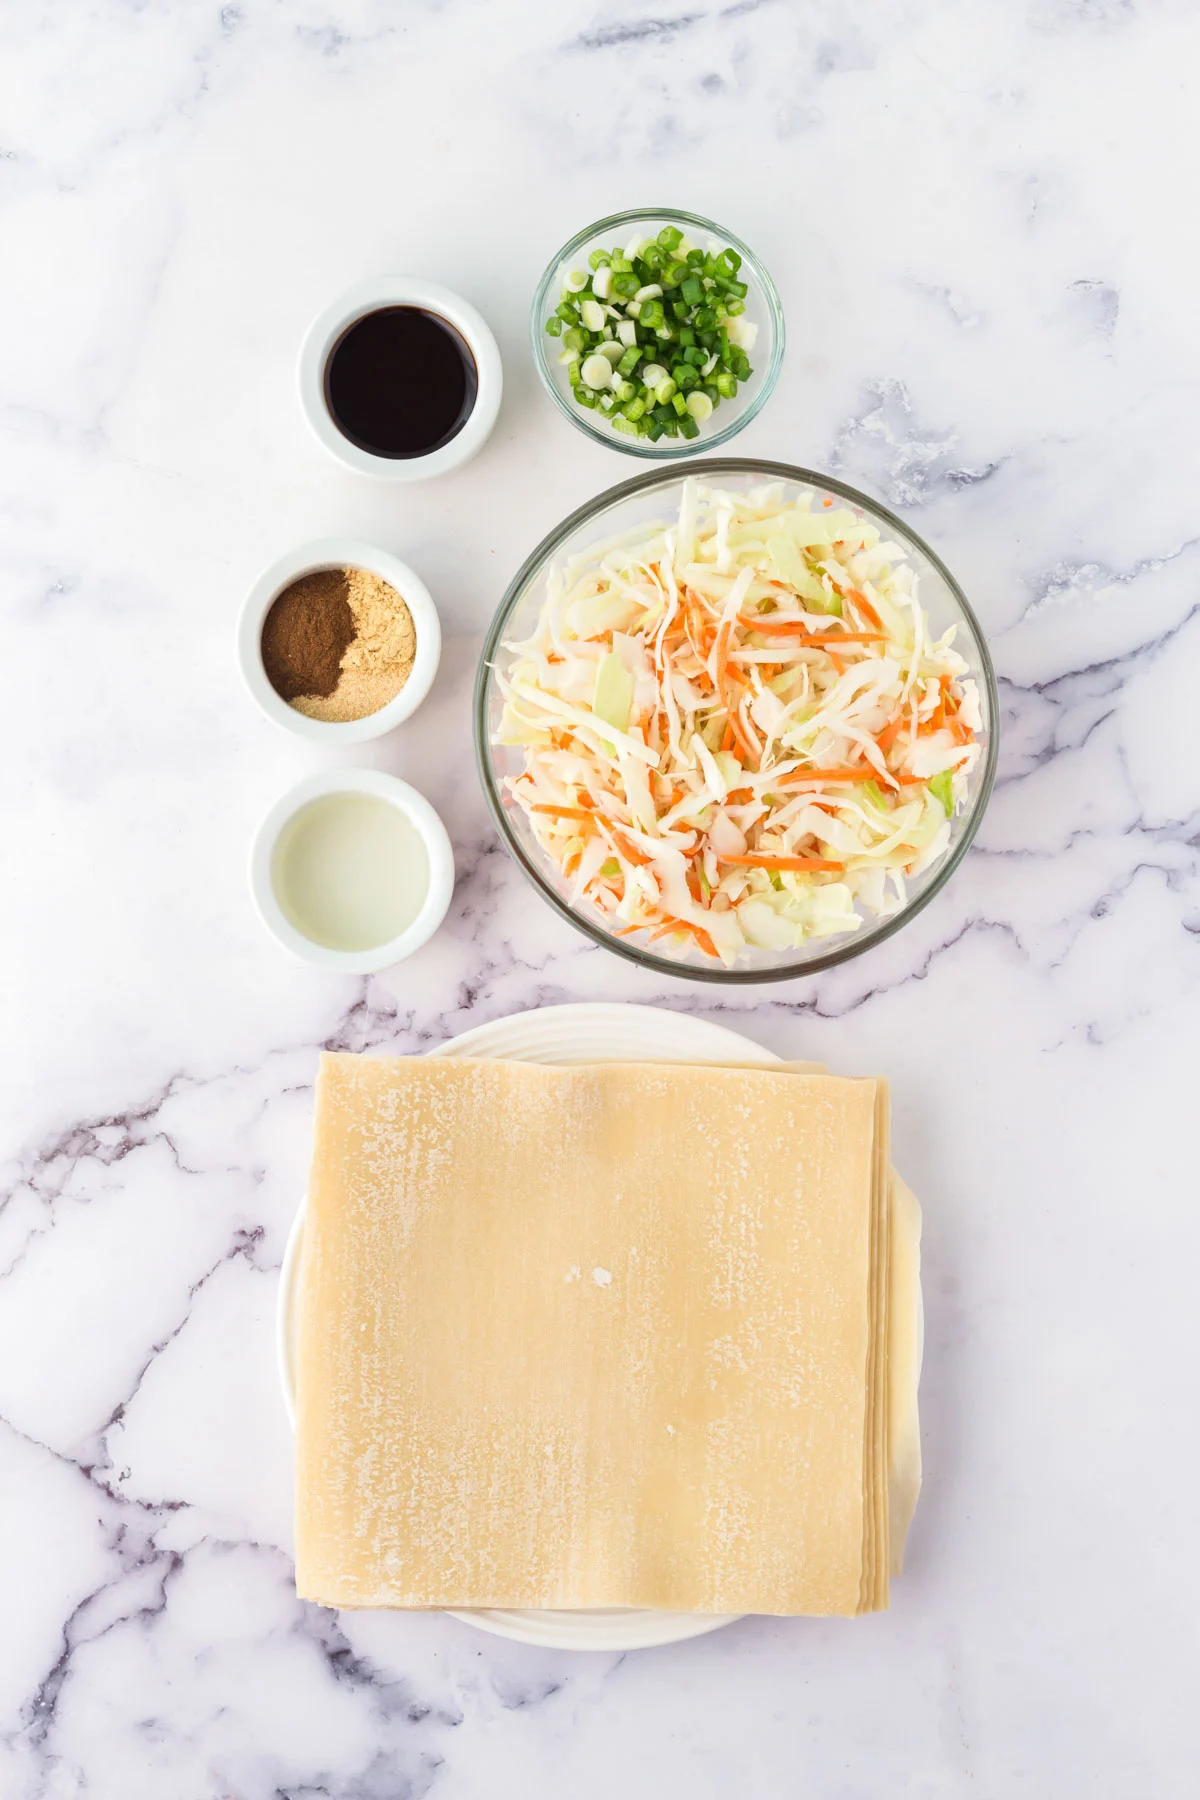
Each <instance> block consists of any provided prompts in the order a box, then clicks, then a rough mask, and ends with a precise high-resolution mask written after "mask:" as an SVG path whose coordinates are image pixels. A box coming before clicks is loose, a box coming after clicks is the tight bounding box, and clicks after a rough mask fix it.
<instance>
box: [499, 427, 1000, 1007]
mask: <svg viewBox="0 0 1200 1800" xmlns="http://www.w3.org/2000/svg"><path fill="white" fill-rule="evenodd" d="M687 479H695V480H700V481H713V482H717V483H719V484H720V485H721V486H724V487H732V488H735V489H737V488H749V487H752V486H755V485H756V484H758V483H760V482H763V481H776V482H782V483H783V486H784V493H785V495H786V496H787V498H788V499H796V498H798V497H799V496H800V495H801V494H802V493H804V492H806V491H807V492H811V493H812V494H813V495H814V504H816V505H818V506H819V505H820V502H821V500H822V499H823V498H824V497H825V496H827V495H828V496H830V497H831V498H833V499H836V500H840V501H842V502H843V503H844V504H846V505H849V506H851V507H852V508H853V509H854V511H855V512H856V513H857V514H859V515H860V517H865V518H867V519H869V520H870V521H871V522H872V523H873V524H874V525H876V526H878V527H879V529H880V532H881V534H883V535H885V536H887V537H889V538H893V539H896V540H898V541H899V542H900V543H902V544H903V545H904V546H905V548H906V550H907V552H908V558H909V561H910V562H911V564H912V566H913V568H914V569H915V570H916V571H917V573H918V574H919V576H920V590H919V591H920V598H921V603H922V605H923V607H924V609H925V612H926V613H927V615H928V617H929V621H930V625H931V628H932V633H933V636H935V637H937V636H938V635H939V634H940V633H941V632H943V631H945V630H946V628H947V627H948V626H950V625H957V627H958V632H957V635H956V638H955V649H956V650H957V651H958V652H959V654H960V655H961V656H962V657H963V658H964V660H965V661H966V662H967V663H968V664H969V667H970V673H971V674H972V675H973V676H974V678H975V680H976V682H977V684H978V687H979V701H980V707H981V709H982V712H983V731H982V733H981V740H982V743H983V755H982V757H981V758H980V759H979V762H978V763H977V764H976V766H975V769H974V770H973V772H972V775H971V779H970V790H969V796H968V802H967V805H966V807H965V808H964V809H963V810H962V811H961V812H959V813H958V814H957V815H956V816H955V818H954V820H953V821H952V823H951V835H950V845H949V848H948V849H947V851H946V853H945V855H944V856H943V857H942V858H941V860H940V861H939V862H937V863H935V864H933V866H932V867H930V868H929V869H927V870H925V872H924V873H923V874H921V875H919V876H917V877H916V878H915V879H914V880H913V881H912V882H911V883H910V884H909V889H908V899H907V901H906V903H905V905H904V907H903V908H902V909H901V910H900V911H899V912H896V913H892V914H891V915H890V916H888V917H887V918H882V919H879V918H875V917H874V916H873V915H870V914H867V915H864V916H863V923H862V925H861V927H860V928H859V930H858V931H856V932H853V933H847V934H845V935H840V936H838V937H835V938H818V939H815V940H814V941H813V942H812V943H810V944H807V945H804V946H802V947H801V948H799V949H789V950H760V949H757V948H754V947H751V946H747V947H746V948H745V949H744V950H740V951H739V952H738V960H737V962H736V963H735V964H734V965H733V967H731V968H726V967H724V966H723V965H718V964H715V963H713V962H712V961H711V959H710V958H708V957H706V956H704V954H703V952H701V951H699V950H697V949H695V948H693V949H690V950H688V951H686V952H684V953H683V954H681V955H680V956H665V955H663V954H661V953H660V952H658V951H656V950H653V949H651V948H648V947H644V946H642V945H640V944H637V943H635V942H633V941H632V939H630V938H627V937H615V936H614V935H613V933H612V931H611V930H610V928H609V925H608V922H607V920H606V917H605V915H604V914H603V913H602V912H600V910H599V909H598V908H597V907H595V906H593V905H592V904H591V903H590V902H588V901H581V902H579V903H576V902H574V901H573V900H572V898H571V896H570V892H569V884H568V883H567V882H566V881H564V880H563V878H562V877H561V876H560V875H559V873H558V871H557V869H556V868H555V866H554V864H553V863H552V862H551V861H550V859H549V858H548V857H547V856H546V854H545V853H544V851H543V850H542V849H541V847H540V846H539V844H538V843H537V840H536V839H535V838H534V836H533V833H532V831H531V830H530V827H529V822H528V820H527V819H526V817H525V815H524V813H523V812H522V811H521V809H520V807H519V806H518V805H517V804H516V802H515V801H513V800H512V799H511V797H510V796H509V795H508V793H507V792H506V790H505V788H504V780H505V777H506V776H509V775H516V774H518V773H519V772H520V770H521V768H522V766H523V757H522V753H521V751H520V750H519V749H512V748H508V747H505V746H502V745H497V744H495V743H494V742H493V738H494V736H495V734H496V730H497V727H498V725H499V722H500V716H501V713H502V711H503V696H502V694H501V692H500V686H499V683H498V681H497V680H496V671H497V669H498V668H499V669H504V668H505V667H506V665H507V663H508V662H509V660H510V659H509V657H508V655H507V653H506V651H505V649H504V645H505V643H506V642H508V641H517V642H519V641H521V640H522V639H526V638H529V637H531V636H532V635H533V631H534V628H535V624H536V621H537V617H538V614H539V612H540V611H541V607H542V602H543V599H544V597H545V588H546V575H547V573H548V571H549V569H550V567H551V566H552V565H553V564H554V563H556V562H559V561H562V560H565V559H566V558H568V557H571V556H576V555H579V554H580V553H581V552H582V551H583V550H585V549H586V548H587V547H588V546H589V545H592V544H596V543H600V542H605V541H607V540H609V539H611V538H613V537H616V536H617V535H618V534H620V533H623V532H626V531H629V530H631V529H632V528H634V527H637V526H640V525H643V524H644V525H646V526H650V525H652V524H653V523H654V522H656V521H658V522H662V523H666V522H668V521H669V520H670V519H671V518H672V517H673V516H674V514H675V513H676V511H677V509H678V505H679V495H680V489H681V487H682V485H683V482H684V481H685V480H687ZM998 715H999V703H998V698H997V693H996V677H995V674H994V672H993V669H992V659H991V657H990V655H989V654H988V649H987V645H986V643H985V642H984V638H983V633H982V631H981V630H980V628H979V623H978V620H977V619H976V618H975V615H974V613H973V612H972V611H971V608H970V607H969V606H968V604H967V601H966V597H965V595H964V594H963V591H962V589H961V588H960V587H959V585H958V583H957V582H956V581H955V579H954V577H953V575H951V573H950V571H949V569H947V568H946V566H945V564H944V563H943V562H942V561H941V559H940V558H939V557H938V556H936V555H935V554H934V552H933V551H932V550H931V549H930V548H929V546H928V545H927V544H925V543H924V542H923V541H922V540H921V539H920V538H919V537H918V536H917V534H916V532H915V531H912V530H911V529H910V528H909V527H908V526H907V525H905V524H904V523H903V522H902V521H901V520H900V519H898V518H897V517H896V515H895V513H891V512H888V510H887V508H886V507H883V506H880V505H878V503H877V502H875V501H873V500H868V499H867V497H866V495H865V494H860V493H858V492H857V491H856V490H855V489H854V488H852V487H847V486H846V485H845V483H844V482H840V481H835V480H834V479H833V478H832V477H831V476H829V475H819V474H816V473H814V472H813V471H812V470H810V469H799V468H795V467H793V466H792V465H791V464H789V463H775V462H760V461H757V460H751V459H747V458H739V457H713V458H711V459H705V460H704V461H702V462H696V463H692V464H691V465H690V466H689V467H688V468H687V469H671V470H661V471H659V470H655V471H653V472H652V473H650V474H648V475H641V476H637V477H636V478H635V479H634V480H632V481H624V482H622V483H621V484H620V486H618V487H613V488H609V489H608V491H607V492H606V493H603V494H600V495H598V496H597V498H596V499H594V500H590V501H589V502H588V503H587V505H586V506H581V507H580V508H579V510H578V511H577V512H574V513H572V514H571V516H570V518H568V519H564V520H563V522H562V524H561V525H559V526H558V527H557V529H556V530H554V531H552V532H551V533H550V535H549V536H548V537H546V538H543V540H542V542H541V543H540V544H539V545H538V547H537V549H536V550H534V551H533V553H532V554H531V555H530V556H529V557H528V558H527V559H526V561H525V562H524V564H523V565H522V566H521V568H520V569H519V570H518V571H517V574H516V575H515V576H514V578H513V580H512V582H511V584H510V586H509V589H508V592H507V593H506V594H505V596H504V598H503V600H502V601H501V602H500V606H499V609H498V611H497V613H496V616H495V618H494V619H493V621H492V624H491V628H490V630H489V631H488V635H487V640H486V642H485V644H484V647H483V656H482V658H481V661H480V664H479V672H478V675H477V677H476V682H475V750H476V756H477V758H478V762H479V772H480V778H481V780H482V782H483V789H484V793H485V795H486V797H487V802H488V806H489V807H490V809H491V812H492V816H493V818H494V819H495V821H496V824H497V826H498V828H499V831H500V835H501V838H502V839H503V841H504V843H505V845H506V846H507V848H508V849H509V850H510V851H511V853H512V855H513V856H514V857H515V858H516V860H517V862H518V863H519V864H520V866H521V868H522V869H523V870H524V871H525V873H526V875H527V876H528V877H529V879H530V881H532V882H533V884H534V886H535V887H536V888H537V889H538V891H539V892H540V893H541V895H542V896H543V898H544V899H546V900H547V901H549V903H550V905H551V906H552V907H553V908H554V910H555V911H556V912H558V913H560V914H561V915H562V917H563V918H564V919H567V920H568V921H569V922H570V923H571V924H572V925H574V926H576V927H577V929H578V930H580V931H582V932H584V933H586V935H587V936H588V937H590V938H592V939H593V940H594V941H595V942H596V943H597V944H603V946H604V947H605V949H607V950H612V951H615V952H616V954H617V955H618V956H623V957H625V958H626V960H627V961H629V962H634V963H640V964H641V966H642V967H643V968H646V969H653V970H655V971H656V972H657V973H658V974H660V975H683V976H687V977H690V978H691V979H692V980H695V981H716V982H731V983H738V982H750V981H785V980H789V979H791V978H793V977H795V976H799V975H814V974H816V973H817V971H818V970H820V969H829V968H833V967H834V965H835V964H837V963H841V962H846V961H847V960H848V959H849V958H850V957H852V956H861V954H862V953H863V951H864V950H869V949H871V948H872V946H873V945H875V944H881V943H882V942H883V941H884V939H885V938H890V937H892V936H894V934H895V933H896V932H897V931H901V930H902V929H903V928H904V926H905V925H906V924H907V923H908V921H909V920H910V919H912V918H914V917H915V916H916V914H917V913H919V912H920V911H921V910H922V908H923V907H926V906H928V904H929V902H930V901H931V900H932V899H933V897H934V895H935V894H937V893H939V892H940V890H941V889H942V888H943V887H944V886H945V884H946V882H947V881H949V879H950V877H951V875H953V873H954V871H955V869H956V868H957V867H958V865H959V863H960V862H961V861H962V859H963V857H964V856H965V855H966V853H967V850H968V847H969V846H970V843H971V840H972V838H973V837H974V836H975V833H976V831H977V830H978V829H979V823H980V820H981V819H982V817H983V813H984V809H985V807H986V806H987V802H988V796H989V795H990V793H991V790H992V779H993V776H994V774H995V769H996V743H997V738H996V733H997V719H998Z"/></svg>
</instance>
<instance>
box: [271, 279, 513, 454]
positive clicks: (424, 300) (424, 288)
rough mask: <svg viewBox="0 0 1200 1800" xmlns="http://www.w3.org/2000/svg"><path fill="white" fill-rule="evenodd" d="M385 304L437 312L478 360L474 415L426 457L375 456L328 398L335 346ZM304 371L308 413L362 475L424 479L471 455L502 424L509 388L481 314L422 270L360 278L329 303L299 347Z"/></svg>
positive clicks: (303, 401) (303, 400)
mask: <svg viewBox="0 0 1200 1800" xmlns="http://www.w3.org/2000/svg"><path fill="white" fill-rule="evenodd" d="M383 306H421V307H424V308H425V309H426V310H427V311H429V312H432V313H437V314H438V315H439V316H440V317H441V318H443V319H446V320H447V321H448V322H449V323H450V324H451V325H453V326H454V328H455V329H456V330H457V331H458V332H460V333H461V335H462V336H463V337H464V338H465V339H466V341H467V344H468V345H469V347H470V350H471V354H472V356H473V357H474V358H475V368H476V372H477V374H478V378H479V388H478V391H477V393H476V396H475V405H474V406H473V407H472V409H471V414H470V417H469V418H468V419H467V421H466V423H465V425H464V426H463V428H462V430H461V431H459V432H457V433H456V434H455V436H454V437H452V438H451V439H450V442H449V443H448V444H443V445H442V447H441V449H440V450H431V451H430V452H429V454H428V456H402V457H394V456H375V455H373V454H372V452H371V451H370V450H360V449H359V447H358V445H357V444H352V443H351V442H350V439H349V438H348V437H346V436H345V435H344V433H343V432H341V431H340V430H339V429H338V427H337V426H336V425H335V424H334V421H333V418H332V416H331V414H330V411H329V405H328V402H327V401H326V398H325V365H326V363H327V362H328V361H329V353H330V351H331V350H332V349H333V347H334V345H335V344H336V343H337V341H338V339H339V338H340V337H341V335H342V333H343V332H344V331H346V330H347V329H348V328H349V326H351V325H353V324H354V322H355V320H356V319H361V318H363V317H365V315H366V314H367V313H370V312H376V311H378V309H379V308H380V307H383ZM298 376H299V385H300V405H301V407H302V409H303V412H304V416H305V418H306V419H307V420H308V422H309V424H310V425H311V426H312V428H313V430H314V431H315V433H316V434H317V437H318V438H319V439H320V441H321V443H322V444H324V446H325V448H326V450H328V451H329V453H330V455H331V456H335V457H336V458H337V460H338V461H339V462H340V463H342V464H344V466H345V467H346V468H347V469H354V470H356V471H357V473H358V474H360V475H375V476H378V477H379V478H380V479H381V480H383V481H425V480H427V479H428V478H429V476H431V475H444V474H445V472H446V470H447V469H457V468H458V467H459V466H460V465H461V464H462V463H465V462H467V461H469V460H470V458H471V457H472V456H474V455H475V452H476V451H477V450H479V449H482V447H483V445H484V443H486V441H487V439H488V437H489V435H490V433H491V429H492V426H493V425H494V424H495V423H496V414H497V413H498V412H499V411H500V394H501V391H502V388H503V376H502V373H501V368H500V352H499V350H498V349H497V348H496V340H495V338H494V337H493V336H492V334H491V331H490V330H489V328H488V325H487V322H486V321H485V320H484V318H483V317H482V315H481V314H479V313H478V312H476V310H475V308H474V307H473V306H472V305H471V304H470V302H469V301H467V300H463V299H462V298H461V297H460V296H459V295H458V294H455V293H452V292H451V290H450V289H449V288H444V287H439V286H438V284H437V282H435V281H423V280H422V279H421V278H420V276H417V275H379V276H376V277H375V278H374V279H373V280H370V281H360V282H359V283H358V285H357V286H356V287H352V288H351V289H350V292H349V293H348V294H343V295H342V297H341V299H340V300H335V301H334V303H333V305H332V306H328V307H326V309H325V311H324V312H323V313H322V314H321V315H320V317H319V318H317V319H314V321H313V323H312V325H311V326H310V327H309V330H308V335H307V337H306V338H305V340H304V343H303V344H302V346H301V349H300V364H299V369H298Z"/></svg>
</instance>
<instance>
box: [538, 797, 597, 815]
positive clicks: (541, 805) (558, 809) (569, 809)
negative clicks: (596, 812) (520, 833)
mask: <svg viewBox="0 0 1200 1800" xmlns="http://www.w3.org/2000/svg"><path fill="white" fill-rule="evenodd" d="M529 810H530V812H534V813H551V814H552V815H553V816H554V817H555V818H556V819H590V818H591V816H592V809H591V808H590V807H588V806H549V805H547V804H546V803H545V802H544V801H539V802H538V803H537V805H536V806H531V807H530V808H529Z"/></svg>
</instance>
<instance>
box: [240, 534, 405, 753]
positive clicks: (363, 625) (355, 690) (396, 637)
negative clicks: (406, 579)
mask: <svg viewBox="0 0 1200 1800" xmlns="http://www.w3.org/2000/svg"><path fill="white" fill-rule="evenodd" d="M310 583H321V584H323V585H321V586H320V587H319V588H315V589H310V585H309V584H310ZM302 588H303V589H309V594H308V598H307V602H306V604H307V605H308V606H309V607H310V608H311V609H312V610H313V611H314V612H316V613H317V614H318V615H319V616H320V617H322V618H324V616H325V612H326V610H327V608H328V602H329V599H330V597H331V596H335V597H336V598H337V599H338V600H340V602H341V604H342V605H343V606H344V607H345V608H346V612H347V613H348V615H349V619H350V627H351V628H350V632H349V635H348V636H347V637H345V638H344V639H342V640H341V642H340V647H339V649H338V659H337V665H336V670H335V674H334V679H333V680H332V681H330V680H329V668H328V664H327V661H326V662H322V663H321V665H320V668H319V670H318V669H317V667H316V664H315V661H314V662H313V663H311V664H310V665H309V667H310V670H311V671H312V672H313V673H314V674H316V673H319V674H320V677H321V679H320V680H319V681H318V680H316V679H310V680H308V681H306V682H305V684H304V685H303V686H300V687H296V686H294V685H293V686H292V688H291V691H290V692H287V693H285V692H284V690H283V688H282V687H280V685H279V683H278V682H277V681H276V679H275V676H274V675H273V674H272V669H271V664H270V663H269V662H268V661H267V626H269V625H270V623H271V619H272V617H273V615H274V613H275V611H276V608H278V607H279V606H280V605H281V604H282V602H283V601H284V600H287V599H288V597H289V596H290V595H292V594H294V593H295V592H296V591H297V590H298V589H302ZM337 616H338V619H339V621H341V614H340V613H339V614H338V615H337ZM310 623H315V621H310ZM342 623H344V621H342ZM322 630H323V631H325V630H327V627H325V626H322ZM334 641H336V640H335V639H334V638H333V637H332V636H331V635H330V636H329V642H330V643H332V642H334ZM416 651H417V634H416V628H415V626H414V625H413V620H412V614H411V613H410V612H409V610H408V607H407V606H406V605H405V604H404V601H403V599H402V598H401V596H400V595H399V594H398V593H397V592H396V590H395V588H394V587H391V586H390V585H389V584H388V583H387V582H386V581H383V580H381V579H380V577H379V576H378V575H372V574H370V573H369V572H368V571H367V570H366V569H331V570H326V571H324V572H323V573H322V574H320V575H308V576H305V577H304V579H303V580H302V581H297V582H293V584H292V586H291V587H290V588H288V589H286V590H285V592H284V593H283V594H281V595H280V596H279V599H278V600H277V601H276V602H275V605H274V606H273V607H272V608H271V611H270V613H268V614H267V622H266V625H265V626H264V628H263V663H264V666H265V667H266V670H267V674H268V676H269V678H270V680H271V683H272V686H274V687H275V688H276V689H277V691H278V692H279V693H281V694H282V695H283V698H284V699H285V700H288V701H289V702H290V703H291V705H292V706H294V707H295V708H296V711H297V712H301V713H304V714H305V715H306V717H308V718H310V719H323V720H325V721H326V722H328V723H330V724H343V723H345V722H346V721H348V720H350V719H365V718H366V717H367V716H368V714H370V713H374V712H378V711H379V709H380V707H381V706H386V705H387V703H388V701H389V700H394V699H395V697H396V695H397V694H398V693H399V692H400V689H401V688H402V687H403V686H404V684H405V682H406V681H407V680H408V678H409V676H410V675H411V674H412V670H413V659H414V658H415V656H416ZM294 654H295V653H294V652H293V655H294Z"/></svg>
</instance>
